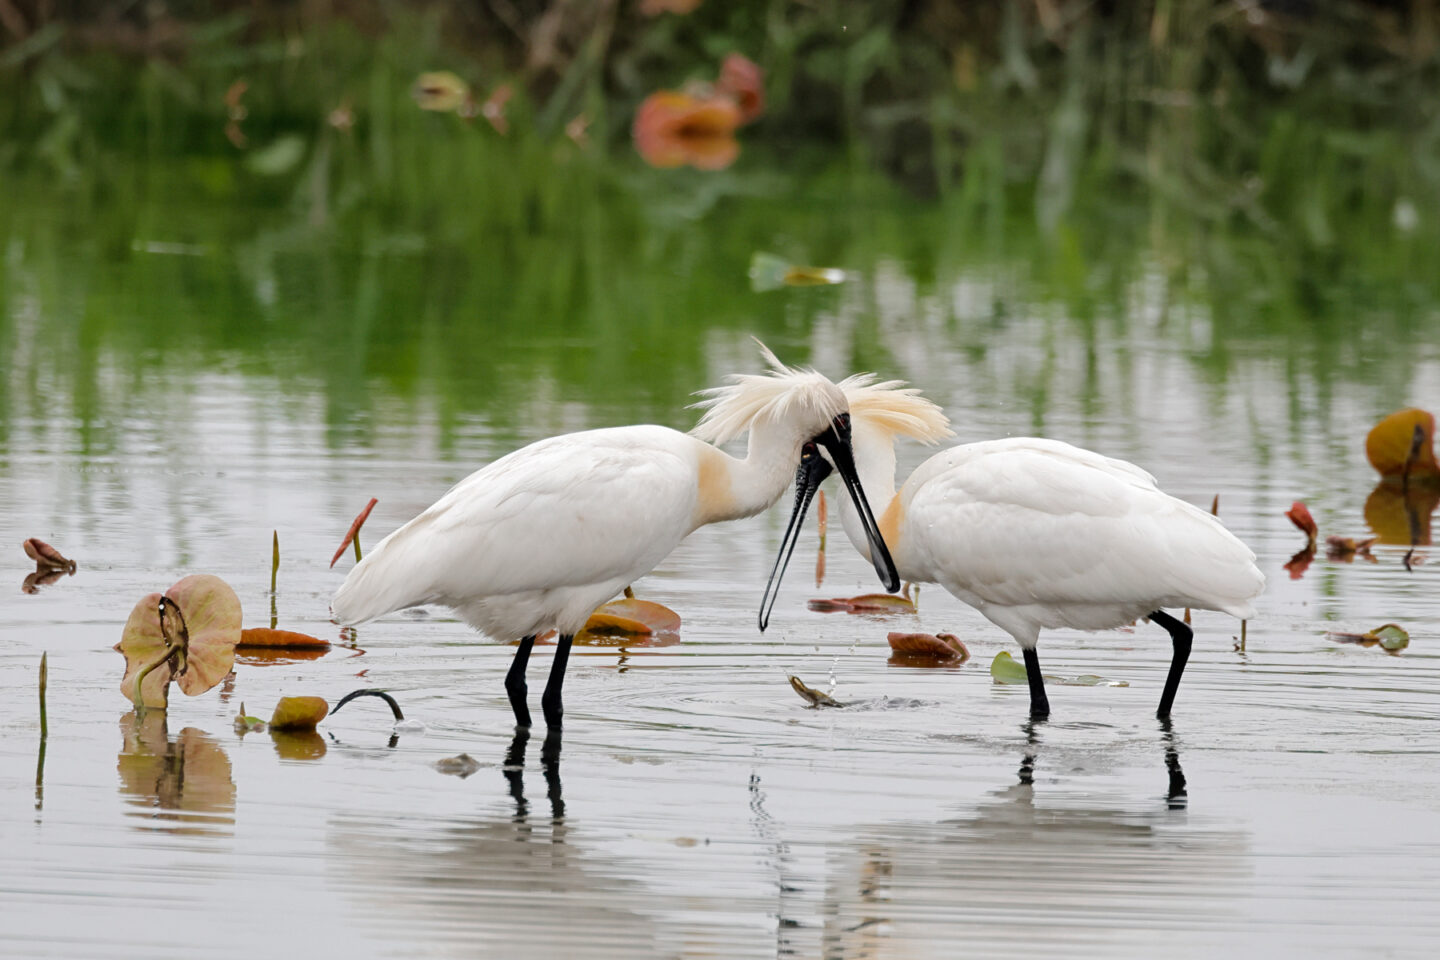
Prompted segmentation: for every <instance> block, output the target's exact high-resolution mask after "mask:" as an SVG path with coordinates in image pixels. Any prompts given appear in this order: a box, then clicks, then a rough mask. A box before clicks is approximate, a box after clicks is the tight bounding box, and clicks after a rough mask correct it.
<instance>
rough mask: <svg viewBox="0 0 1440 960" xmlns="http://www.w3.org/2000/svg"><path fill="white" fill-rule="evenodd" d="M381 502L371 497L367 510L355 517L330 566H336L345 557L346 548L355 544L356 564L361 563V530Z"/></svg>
mask: <svg viewBox="0 0 1440 960" xmlns="http://www.w3.org/2000/svg"><path fill="white" fill-rule="evenodd" d="M379 502H380V501H379V500H377V499H375V498H374V497H371V498H370V502H369V503H367V504H365V509H364V510H361V511H360V513H359V514H358V515H357V516H356V517H355V520H354V522H352V523H351V524H350V529H349V530H347V531H345V539H344V540H342V541H340V549H339V550H336V551H335V556H333V557H331V558H330V566H332V567H333V566H335V562H336V561H337V560H339V559H340V557H341V556H343V555H344V553H345V548H346V547H348V546H350V544H351V543H354V544H355V562H356V563H359V562H360V542H359V537H360V528H361V527H363V526H364V525H365V518H366V517H368V516H370V511H371V510H374V509H375V504H377V503H379Z"/></svg>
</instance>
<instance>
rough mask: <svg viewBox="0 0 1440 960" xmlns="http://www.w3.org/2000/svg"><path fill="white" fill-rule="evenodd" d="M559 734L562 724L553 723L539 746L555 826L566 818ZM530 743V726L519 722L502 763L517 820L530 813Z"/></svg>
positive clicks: (546, 790) (546, 792)
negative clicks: (527, 792)
mask: <svg viewBox="0 0 1440 960" xmlns="http://www.w3.org/2000/svg"><path fill="white" fill-rule="evenodd" d="M560 737H561V728H559V727H551V728H549V729H548V730H547V731H546V733H545V741H544V743H543V744H542V745H541V747H540V768H541V769H542V770H543V771H544V772H545V794H546V796H547V797H548V798H549V800H550V818H551V820H552V821H553V824H554V825H555V826H557V827H558V826H559V825H560V824H561V823H563V821H564V819H565V799H564V796H563V794H562V791H561V787H560ZM529 743H530V728H529V727H523V726H517V727H516V728H515V737H514V739H512V740H511V741H510V748H509V749H508V750H506V751H505V760H504V762H503V763H502V764H501V766H500V770H501V772H503V773H504V774H505V780H506V782H507V783H509V785H510V797H511V799H513V800H514V801H515V822H516V823H524V822H526V818H527V817H528V816H529V813H530V802H529V801H528V800H526V799H525V747H526V746H527V745H528V744H529Z"/></svg>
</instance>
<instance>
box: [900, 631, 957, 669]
mask: <svg viewBox="0 0 1440 960" xmlns="http://www.w3.org/2000/svg"><path fill="white" fill-rule="evenodd" d="M886 639H887V640H889V641H890V649H891V650H893V651H895V653H896V654H897V655H899V656H903V657H906V658H914V659H916V660H931V661H947V660H958V661H959V662H961V663H964V662H965V661H966V660H969V659H970V651H969V650H968V649H966V647H965V644H963V643H961V642H960V638H959V637H957V636H955V634H953V633H897V632H893V631H892V632H891V633H890V634H889V635H888V636H887V637H886Z"/></svg>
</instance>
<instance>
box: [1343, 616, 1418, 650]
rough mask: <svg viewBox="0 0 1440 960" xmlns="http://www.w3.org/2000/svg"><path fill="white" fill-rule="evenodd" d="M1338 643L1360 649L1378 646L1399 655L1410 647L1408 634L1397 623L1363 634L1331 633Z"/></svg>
mask: <svg viewBox="0 0 1440 960" xmlns="http://www.w3.org/2000/svg"><path fill="white" fill-rule="evenodd" d="M1329 636H1330V639H1331V640H1334V641H1336V642H1338V643H1355V644H1359V645H1360V646H1362V647H1373V646H1375V645H1377V644H1378V645H1379V646H1380V648H1381V649H1382V650H1384V651H1385V652H1386V653H1392V654H1394V653H1399V652H1400V651H1401V650H1404V649H1405V648H1406V647H1408V646H1410V634H1409V633H1408V632H1406V630H1405V628H1404V627H1402V626H1400V625H1399V624H1398V623H1387V624H1385V625H1383V626H1379V627H1376V628H1375V629H1374V630H1367V631H1366V632H1365V633H1331V634H1330V635H1329Z"/></svg>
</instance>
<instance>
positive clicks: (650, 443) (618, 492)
mask: <svg viewBox="0 0 1440 960" xmlns="http://www.w3.org/2000/svg"><path fill="white" fill-rule="evenodd" d="M761 350H762V351H763V353H764V356H765V360H766V361H767V363H768V365H769V367H770V371H769V372H768V373H767V374H764V375H753V376H752V375H735V376H732V377H730V383H729V385H727V386H723V387H716V388H714V389H711V390H706V391H702V392H701V396H703V397H705V399H704V400H702V401H700V402H699V403H698V404H696V406H698V407H702V408H704V410H705V413H704V415H703V416H702V417H701V419H700V422H699V423H698V424H697V425H696V427H695V429H694V430H693V431H691V433H690V434H684V433H680V432H679V431H676V430H671V429H670V428H668V427H661V426H653V425H646V426H630V427H611V428H608V429H601V430H586V431H583V432H580V433H570V434H564V435H562V436H558V437H551V438H549V439H546V440H540V441H537V442H535V443H532V444H530V445H529V446H527V447H523V448H521V449H519V450H516V451H515V452H513V453H511V454H508V455H507V456H504V457H501V458H500V459H499V460H496V461H495V462H494V463H492V464H490V465H489V466H486V467H482V468H481V469H479V470H477V471H475V472H474V473H472V474H471V475H470V476H468V477H466V478H465V479H464V480H461V481H460V482H459V483H457V484H456V485H455V486H454V487H452V488H451V489H450V491H449V492H448V493H446V494H445V495H444V496H443V497H441V498H440V499H439V500H438V501H436V502H435V503H434V504H433V505H432V506H431V507H430V508H429V509H427V510H426V511H425V512H424V513H422V514H420V515H419V516H418V517H416V518H415V519H414V520H411V521H410V522H409V523H407V524H405V525H404V526H403V527H401V528H400V529H398V530H396V531H395V532H394V533H392V534H390V535H389V536H388V537H386V538H385V539H384V540H382V541H380V543H378V544H376V546H375V547H374V549H372V550H371V551H370V552H369V553H367V554H366V555H365V559H364V560H362V561H361V562H360V563H358V564H356V565H355V568H354V569H353V570H351V571H350V574H349V576H347V577H346V578H345V582H344V584H342V585H341V587H340V590H339V591H338V592H337V593H336V594H335V598H334V600H333V601H332V604H331V609H332V611H333V612H334V614H335V617H336V618H337V619H338V620H339V621H340V622H342V623H346V624H354V623H361V622H363V621H366V620H370V619H373V618H375V617H378V616H381V615H383V614H386V613H390V612H392V611H394V610H400V609H402V608H404V607H413V606H417V605H419V604H427V603H434V604H442V605H444V606H448V607H452V608H454V609H455V611H456V612H457V613H459V615H460V616H461V617H462V618H463V619H464V620H465V621H466V622H467V623H469V624H470V625H471V626H474V627H476V628H477V629H479V630H481V631H483V632H484V633H486V634H488V635H490V636H491V637H494V638H496V639H501V640H509V639H514V638H519V639H520V647H519V649H518V650H517V651H516V654H515V659H514V661H513V662H512V663H511V666H510V670H509V673H508V674H507V675H506V677H505V689H506V692H507V693H508V695H509V698H510V705H511V708H512V709H513V710H514V711H515V720H516V722H517V723H519V724H520V725H522V726H529V725H530V710H529V707H528V706H527V704H526V699H525V693H526V689H525V665H526V663H527V662H528V660H529V658H530V650H531V647H533V646H534V643H535V637H536V635H537V634H540V633H542V632H544V631H546V630H550V629H554V630H557V631H558V632H559V634H560V641H559V644H558V646H557V648H556V651H555V661H554V663H553V664H552V666H551V669H550V679H549V681H548V682H547V683H546V686H545V693H544V695H543V697H542V698H541V704H542V706H543V707H544V711H545V720H546V722H547V723H548V724H549V725H550V726H552V727H558V726H560V724H561V718H562V716H563V713H564V710H563V707H562V704H561V693H560V691H561V686H562V684H563V683H564V679H565V665H566V662H567V661H568V659H569V655H570V644H571V641H572V639H573V638H574V635H575V633H576V632H577V631H578V630H580V628H581V627H583V626H584V624H585V621H586V619H587V618H588V617H589V616H590V613H591V611H593V610H594V609H595V607H597V606H598V605H600V604H601V603H603V602H604V601H606V600H608V599H610V598H611V597H613V596H615V594H617V593H619V592H620V590H621V589H622V588H624V587H625V586H626V585H627V584H629V583H631V582H632V581H634V580H636V579H638V578H639V577H641V576H643V575H645V574H646V573H648V572H650V570H651V569H652V568H653V567H654V566H655V565H656V564H657V563H659V562H660V561H661V560H662V559H664V557H665V556H666V555H667V554H669V553H670V551H672V550H674V549H675V547H676V546H677V545H678V544H679V543H680V541H681V540H683V539H684V538H685V537H686V535H688V534H689V533H690V532H691V531H692V530H694V529H696V528H697V527H700V526H702V525H704V524H707V523H716V522H718V521H721V520H735V519H739V518H741V517H750V516H754V515H755V514H757V513H759V512H761V511H762V510H764V509H766V508H767V507H769V506H770V505H771V504H773V503H774V502H775V501H776V500H778V499H779V498H780V495H781V494H782V493H784V492H785V489H786V487H788V486H789V485H790V478H791V476H792V475H793V474H795V473H796V467H797V464H799V462H800V459H801V448H802V447H805V448H806V449H807V451H809V452H808V453H807V456H809V457H810V458H811V459H819V457H818V456H817V455H816V454H815V452H814V451H815V450H816V449H824V450H825V451H826V452H827V453H828V454H829V456H830V457H831V459H832V460H833V462H834V464H835V467H836V468H837V469H838V470H839V472H840V474H841V476H842V477H843V478H844V479H845V480H846V483H847V486H848V487H849V490H850V493H851V495H852V496H853V497H854V498H855V499H856V503H855V508H856V518H857V519H856V523H857V524H858V525H859V526H858V527H857V529H865V530H869V534H868V536H869V537H870V542H871V544H872V545H873V547H874V550H873V551H867V555H869V556H873V557H874V558H875V569H876V571H877V572H878V573H879V574H880V579H881V580H882V581H883V582H884V583H885V584H886V587H887V588H888V589H891V590H894V589H897V588H898V587H899V584H900V581H899V579H898V577H897V576H896V573H895V565H894V563H893V562H891V560H890V555H889V553H888V552H887V550H886V548H885V543H884V541H882V540H881V539H880V534H879V532H878V529H877V527H876V524H875V518H874V516H873V515H872V514H871V512H870V507H869V505H868V504H866V503H865V500H864V495H863V494H862V493H861V489H860V482H859V479H858V477H857V476H856V473H855V464H854V460H853V458H852V456H851V453H850V417H849V414H848V413H847V412H846V401H845V392H844V390H843V389H842V387H841V386H837V385H836V384H834V383H832V382H831V381H830V380H828V379H826V378H825V377H824V376H823V375H821V374H820V373H817V372H816V371H814V370H800V369H792V368H790V367H787V366H785V365H784V364H782V363H781V362H780V361H779V360H777V359H775V356H774V354H772V353H771V352H770V351H769V350H768V349H765V347H764V345H763V344H761ZM746 432H748V433H749V435H750V437H749V452H748V454H747V456H746V457H745V459H743V460H741V459H737V458H735V457H732V456H730V455H729V454H726V453H724V452H723V451H721V450H719V449H717V448H716V447H715V446H712V445H711V443H712V442H713V443H724V442H726V441H728V440H732V439H734V438H737V437H739V436H741V435H742V434H745V433H746ZM706 441H710V442H706ZM806 492H807V491H804V490H801V491H797V498H796V509H795V514H794V515H792V517H791V522H790V527H789V530H787V532H786V535H785V539H784V541H782V543H781V548H780V555H779V556H778V557H777V558H776V561H775V568H774V569H773V570H772V571H771V575H770V582H769V583H768V584H767V585H766V588H765V595H764V598H763V599H762V600H761V618H760V619H761V629H762V630H763V629H764V626H765V621H766V618H767V616H768V614H769V610H770V607H772V606H773V605H774V600H773V595H774V590H775V588H776V587H778V585H779V579H780V577H781V576H783V574H784V567H785V564H786V562H788V559H789V554H790V551H793V550H794V548H795V543H796V541H797V540H798V537H799V531H800V522H799V517H801V516H803V513H804V510H803V505H802V504H801V495H802V494H805V493H806ZM808 492H809V493H813V490H811V491H808ZM806 502H808V497H807V498H806Z"/></svg>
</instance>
